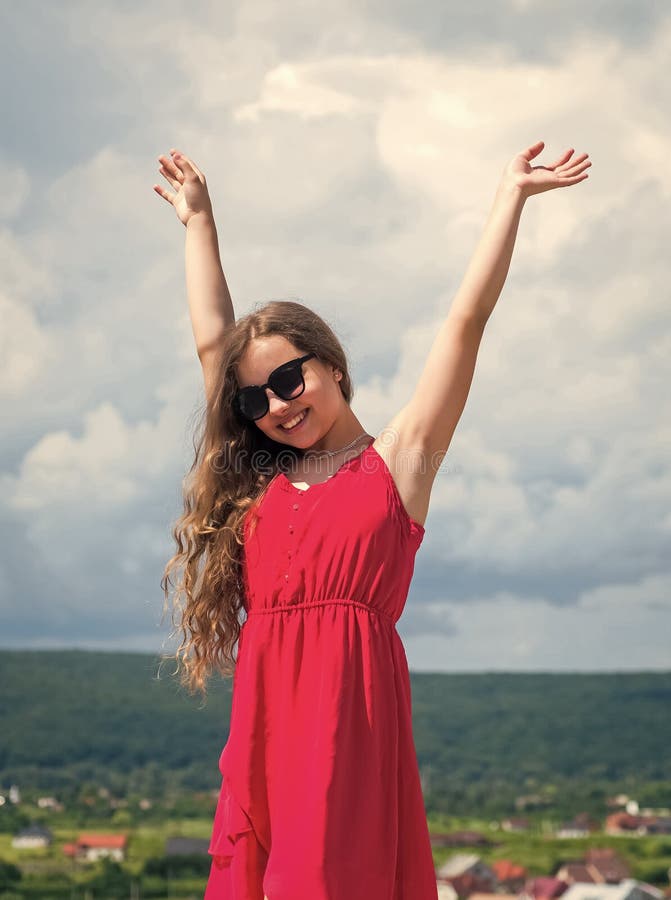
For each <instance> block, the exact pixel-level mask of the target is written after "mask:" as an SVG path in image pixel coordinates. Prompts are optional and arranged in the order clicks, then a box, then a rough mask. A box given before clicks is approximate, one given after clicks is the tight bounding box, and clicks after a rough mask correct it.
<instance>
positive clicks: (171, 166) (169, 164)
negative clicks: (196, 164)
mask: <svg viewBox="0 0 671 900" xmlns="http://www.w3.org/2000/svg"><path fill="white" fill-rule="evenodd" d="M158 161H159V162H160V163H161V165H162V166H163V167H164V168H165V169H166V170H167V171H168V172H170V174H171V175H172V177H173V178H176V179H177V180H178V181H180V182H181V181H183V180H184V173H183V172H182V171H181V170H180V169H179V168H178V167H177V166H176V165H175V163H174V162H173V161H172V160H171V159H168V157H167V156H165V155H161V156H159V158H158Z"/></svg>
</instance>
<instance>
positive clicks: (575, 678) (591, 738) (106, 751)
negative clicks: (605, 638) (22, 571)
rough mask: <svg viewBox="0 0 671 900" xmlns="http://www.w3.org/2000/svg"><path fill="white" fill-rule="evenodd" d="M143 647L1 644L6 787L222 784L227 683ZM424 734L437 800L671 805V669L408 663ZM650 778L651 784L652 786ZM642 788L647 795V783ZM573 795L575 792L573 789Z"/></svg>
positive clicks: (428, 784)
mask: <svg viewBox="0 0 671 900" xmlns="http://www.w3.org/2000/svg"><path fill="white" fill-rule="evenodd" d="M158 664H159V660H158V658H155V657H152V656H150V655H142V654H124V653H101V652H85V651H76V650H72V651H7V650H4V651H1V652H0V716H1V719H2V732H1V737H0V785H3V786H5V787H7V786H8V785H9V784H11V783H17V784H20V785H22V786H24V787H25V786H28V785H29V786H33V787H35V788H38V789H39V790H42V791H49V792H57V791H59V790H61V791H65V792H68V791H71V790H74V789H75V787H76V786H77V785H78V784H80V783H81V782H82V781H89V782H93V783H98V784H104V785H107V786H108V787H112V788H113V789H114V790H117V791H119V792H123V791H124V790H129V789H135V790H141V791H143V792H144V793H147V794H151V795H156V794H160V793H161V792H162V791H165V790H166V787H167V786H168V785H169V786H170V789H171V790H173V791H174V790H180V789H185V790H209V789H211V788H216V787H217V786H218V783H219V773H218V769H217V762H218V757H219V754H220V752H221V748H222V747H223V745H224V743H225V741H226V738H227V735H228V723H229V712H230V703H231V682H230V680H228V681H225V682H222V681H221V680H219V681H215V682H213V683H212V685H211V688H210V690H209V694H208V698H207V702H206V703H205V704H204V705H203V703H202V701H201V700H200V699H199V698H198V697H191V696H189V695H188V694H186V693H185V692H184V691H183V690H181V689H179V687H178V685H177V680H176V678H174V677H171V675H170V673H171V671H172V669H173V668H174V663H170V662H168V663H165V664H164V665H163V666H162V668H161V673H160V674H161V677H160V679H159V678H157V671H158ZM412 691H413V711H414V727H415V741H416V746H417V754H418V759H419V763H420V769H421V772H422V778H423V783H424V787H425V796H426V800H427V809H434V810H436V811H440V810H444V809H451V810H453V811H455V812H456V811H457V810H459V809H460V808H461V807H463V808H464V809H466V808H467V807H471V808H472V804H473V803H474V802H477V803H478V805H479V808H481V809H482V808H485V809H486V808H487V807H488V805H490V804H493V806H492V809H491V811H492V813H495V812H496V810H497V809H498V810H500V809H501V808H503V807H506V808H511V806H512V804H513V803H514V801H515V798H516V797H517V796H518V795H520V794H528V793H530V792H531V791H536V793H538V792H540V794H541V795H542V796H543V797H545V799H546V800H547V801H548V802H550V801H551V802H552V803H553V804H554V803H556V802H557V798H558V795H559V796H561V797H563V798H565V800H566V802H567V803H569V802H570V803H573V802H574V799H575V797H576V796H577V797H583V796H584V797H585V804H586V805H589V802H588V797H587V796H585V790H586V787H585V786H586V785H589V791H591V792H592V793H593V794H594V800H595V804H596V803H597V802H598V804H599V807H600V808H602V803H601V794H603V793H604V792H608V791H609V790H610V789H611V787H610V786H612V787H613V789H615V788H617V787H619V788H624V787H626V786H629V787H630V788H633V787H636V788H637V789H638V790H639V795H640V796H641V797H642V798H644V796H645V792H646V791H647V792H648V793H649V794H650V797H649V800H648V802H651V803H652V802H653V801H654V802H655V803H656V804H658V805H659V804H661V803H666V804H670V803H671V787H670V785H669V783H670V782H671V753H670V752H669V747H671V715H670V714H669V710H671V672H665V673H653V672H646V673H620V674H587V675H585V674H534V673H505V674H503V673H485V674H424V673H422V674H413V675H412ZM644 785H647V787H644ZM641 791H643V794H641ZM571 795H573V799H571Z"/></svg>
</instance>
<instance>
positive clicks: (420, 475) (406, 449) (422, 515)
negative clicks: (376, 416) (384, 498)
mask: <svg viewBox="0 0 671 900" xmlns="http://www.w3.org/2000/svg"><path fill="white" fill-rule="evenodd" d="M371 446H372V447H373V449H374V450H376V451H377V453H378V454H379V455H380V457H381V458H382V460H383V462H384V463H385V465H386V467H387V468H388V469H389V472H390V474H391V477H392V478H393V480H394V483H395V485H396V488H397V490H398V493H399V496H400V498H401V501H402V503H403V506H404V507H405V509H406V511H407V513H408V515H409V516H410V517H411V518H413V519H414V520H415V521H416V522H418V523H419V524H420V525H424V522H425V521H426V517H427V514H428V511H429V500H430V497H431V489H432V487H433V482H434V479H435V477H436V473H437V471H438V468H439V466H440V463H441V462H442V458H443V456H444V454H438V455H437V454H435V453H432V452H431V451H430V449H429V447H428V443H427V441H426V440H425V438H424V437H423V435H422V433H421V431H420V430H419V429H418V428H417V427H415V426H414V425H413V422H412V420H411V418H410V416H409V414H408V412H407V407H403V408H402V409H401V410H400V411H399V412H398V413H397V414H396V415H395V416H394V418H393V419H392V420H391V421H390V422H389V423H388V424H387V425H386V426H385V428H383V430H382V431H381V432H380V434H379V435H378V436H377V437H376V438H375V440H374V441H373V443H372V445H371Z"/></svg>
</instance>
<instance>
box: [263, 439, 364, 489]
mask: <svg viewBox="0 0 671 900" xmlns="http://www.w3.org/2000/svg"><path fill="white" fill-rule="evenodd" d="M374 443H375V438H373V440H372V441H371V442H370V444H368V446H367V447H364V449H363V450H362V451H361V452H360V453H357V455H356V456H353V457H352V458H351V459H348V460H347V461H346V462H344V463H342V464H341V465H339V466H338V468H337V469H336V470H335V472H334V473H333V475H329V477H328V478H326V479H324V481H316V482H315V483H314V484H311V485H310V486H309V487H306V488H299V487H296V485H295V484H294V483H293V482H292V481H289V479H288V478H287V476H286V475H285V473H284V472H278V474H277V480H278V483H279V484H280V486H281V487H283V488H284V489H285V490H288V491H295V492H296V493H297V494H307V493H308V492H309V491H313V490H314V489H315V488H321V487H324V485H326V484H330V483H331V482H332V481H333V480H334V478H335V477H336V476H337V475H339V474H340V473H341V472H342V471H343V469H348V468H349V467H350V466H351V465H352V463H354V462H356V461H357V460H358V459H361V457H362V456H363V455H364V453H368V451H369V450H370V448H371V447H372V446H373V444H374Z"/></svg>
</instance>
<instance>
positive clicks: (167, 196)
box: [154, 184, 174, 206]
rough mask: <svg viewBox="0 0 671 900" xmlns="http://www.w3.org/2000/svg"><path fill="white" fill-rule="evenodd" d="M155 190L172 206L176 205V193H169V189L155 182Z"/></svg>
mask: <svg viewBox="0 0 671 900" xmlns="http://www.w3.org/2000/svg"><path fill="white" fill-rule="evenodd" d="M154 190H155V191H156V193H157V194H158V195H159V196H160V197H163V199H164V200H167V201H168V203H169V204H170V205H171V206H174V204H173V197H174V194H169V193H168V191H166V189H165V188H162V187H161V185H160V184H155V185H154Z"/></svg>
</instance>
